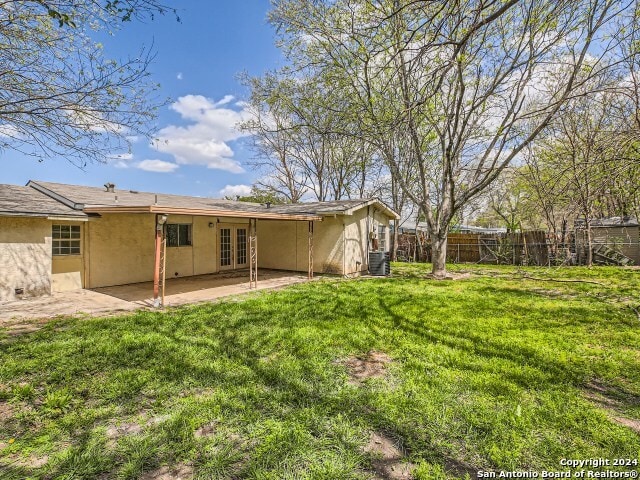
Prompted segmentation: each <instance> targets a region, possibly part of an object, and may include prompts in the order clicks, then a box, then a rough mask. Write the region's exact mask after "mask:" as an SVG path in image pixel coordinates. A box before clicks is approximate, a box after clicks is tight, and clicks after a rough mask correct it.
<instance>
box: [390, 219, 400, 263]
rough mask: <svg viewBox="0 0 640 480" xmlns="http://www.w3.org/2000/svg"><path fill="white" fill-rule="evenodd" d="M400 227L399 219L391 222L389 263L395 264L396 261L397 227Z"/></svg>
mask: <svg viewBox="0 0 640 480" xmlns="http://www.w3.org/2000/svg"><path fill="white" fill-rule="evenodd" d="M399 225H400V219H397V220H394V221H393V245H392V248H391V261H392V262H395V261H396V260H397V259H398V237H399V235H398V226H399Z"/></svg>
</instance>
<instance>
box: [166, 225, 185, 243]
mask: <svg viewBox="0 0 640 480" xmlns="http://www.w3.org/2000/svg"><path fill="white" fill-rule="evenodd" d="M190 245H191V224H190V223H168V224H167V247H188V246H190Z"/></svg>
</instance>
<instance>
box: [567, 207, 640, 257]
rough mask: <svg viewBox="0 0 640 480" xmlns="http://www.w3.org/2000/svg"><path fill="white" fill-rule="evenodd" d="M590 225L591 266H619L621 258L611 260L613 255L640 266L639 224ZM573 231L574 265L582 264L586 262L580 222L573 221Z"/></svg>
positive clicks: (610, 221) (606, 221) (615, 220)
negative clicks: (615, 264) (592, 254)
mask: <svg viewBox="0 0 640 480" xmlns="http://www.w3.org/2000/svg"><path fill="white" fill-rule="evenodd" d="M590 223H591V244H592V248H593V252H594V262H595V263H600V262H602V263H620V261H619V260H620V259H621V258H622V257H618V258H617V259H616V258H614V257H616V255H615V252H618V253H621V254H622V255H623V256H624V257H627V258H629V259H630V260H632V261H633V264H634V265H640V234H639V232H640V224H639V223H638V220H637V219H636V218H634V217H611V218H597V219H593V220H591V222H590ZM574 227H575V243H576V257H577V263H578V264H583V263H584V262H585V259H586V245H587V243H588V242H587V232H586V225H585V221H584V219H583V218H581V219H577V220H576V221H575V222H574ZM603 247H606V248H603ZM596 257H598V258H596ZM599 257H602V258H601V259H600V258H599ZM608 257H611V258H610V259H609V258H608ZM609 260H610V261H609Z"/></svg>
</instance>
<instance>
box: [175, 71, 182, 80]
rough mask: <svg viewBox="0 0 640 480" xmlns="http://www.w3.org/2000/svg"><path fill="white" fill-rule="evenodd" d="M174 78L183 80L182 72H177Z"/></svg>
mask: <svg viewBox="0 0 640 480" xmlns="http://www.w3.org/2000/svg"><path fill="white" fill-rule="evenodd" d="M176 78H177V79H178V80H182V79H183V76H182V72H178V74H177V75H176Z"/></svg>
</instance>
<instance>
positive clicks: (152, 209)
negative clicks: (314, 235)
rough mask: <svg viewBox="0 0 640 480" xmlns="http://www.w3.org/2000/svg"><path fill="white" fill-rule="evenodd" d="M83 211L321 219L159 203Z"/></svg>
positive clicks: (317, 219)
mask: <svg viewBox="0 0 640 480" xmlns="http://www.w3.org/2000/svg"><path fill="white" fill-rule="evenodd" d="M84 212H85V213H98V214H102V213H162V214H167V215H196V216H205V217H234V218H257V219H264V220H307V221H322V217H321V216H320V215H310V214H300V215H294V214H282V213H270V212H255V211H254V212H252V211H238V212H236V211H228V210H216V209H202V208H179V207H164V206H161V205H144V206H131V205H121V206H117V207H116V206H100V205H91V206H85V208H84Z"/></svg>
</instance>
